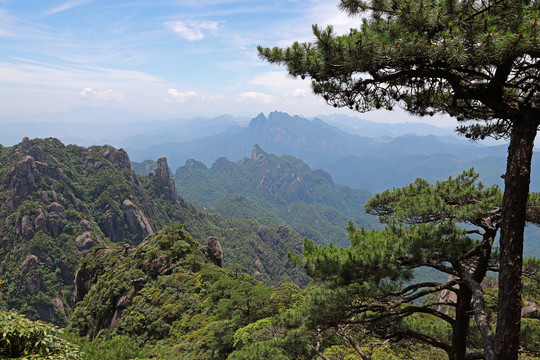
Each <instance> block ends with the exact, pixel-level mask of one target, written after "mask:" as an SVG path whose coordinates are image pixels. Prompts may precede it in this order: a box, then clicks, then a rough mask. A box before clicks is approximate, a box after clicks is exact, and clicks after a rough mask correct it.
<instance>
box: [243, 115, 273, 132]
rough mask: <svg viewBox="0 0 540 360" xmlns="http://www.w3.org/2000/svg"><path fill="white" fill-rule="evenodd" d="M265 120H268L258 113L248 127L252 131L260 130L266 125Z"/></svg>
mask: <svg viewBox="0 0 540 360" xmlns="http://www.w3.org/2000/svg"><path fill="white" fill-rule="evenodd" d="M267 120H268V119H267V118H266V116H264V114H263V113H260V114H259V115H257V117H255V118H253V119H251V121H250V122H249V126H248V127H249V128H252V129H258V128H261V127H262V126H263V125H264V124H265V123H266V121H267Z"/></svg>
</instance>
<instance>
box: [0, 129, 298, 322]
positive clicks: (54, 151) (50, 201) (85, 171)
mask: <svg viewBox="0 0 540 360" xmlns="http://www.w3.org/2000/svg"><path fill="white" fill-rule="evenodd" d="M0 164H1V165H0V179H1V183H0V199H1V200H2V201H1V203H0V240H1V243H0V279H3V280H5V281H6V282H7V284H6V285H5V286H4V287H3V289H2V291H3V296H2V298H1V299H0V306H1V307H2V308H5V309H18V310H19V311H21V312H22V313H24V314H25V315H27V316H28V317H30V318H32V319H37V318H39V319H42V320H46V321H51V322H55V323H57V324H60V325H63V324H65V322H66V321H67V318H68V317H69V315H70V313H71V309H72V307H73V304H74V303H73V298H72V296H71V294H72V293H73V289H74V284H73V280H74V277H75V274H76V272H77V269H78V265H79V262H80V260H81V259H82V258H83V256H84V254H86V253H87V252H88V251H91V250H90V249H91V248H93V247H96V246H97V247H98V248H100V247H103V246H108V245H110V244H111V243H114V242H116V243H126V247H130V246H135V245H137V244H139V243H140V242H141V241H142V240H143V239H144V238H145V237H146V236H148V235H151V234H154V233H156V232H157V231H158V230H159V229H161V228H162V227H163V226H165V225H169V224H173V223H182V224H185V228H186V229H187V230H188V231H190V233H191V234H192V235H193V237H194V238H195V239H196V240H197V241H199V242H201V243H203V242H204V240H205V239H206V238H207V237H209V236H216V237H218V239H219V240H220V242H221V243H222V246H223V252H224V263H225V265H226V266H228V265H230V264H234V263H240V264H241V265H242V266H243V267H245V268H246V269H247V271H248V273H250V274H253V275H256V276H257V277H258V278H259V279H261V280H264V281H266V282H267V283H280V282H282V281H296V282H298V283H301V282H303V281H304V280H305V277H304V276H303V275H302V274H301V272H300V271H299V270H298V269H295V268H292V267H291V266H290V265H289V264H288V262H287V259H286V257H285V254H286V253H287V251H292V252H293V253H298V252H299V251H300V250H301V243H302V239H301V237H299V236H298V235H297V234H295V233H294V232H293V231H291V230H289V229H288V228H285V227H279V228H270V227H267V226H262V225H261V224H259V223H257V222H256V221H251V220H243V219H224V218H221V217H219V216H215V215H207V214H205V213H202V212H200V211H198V210H197V209H196V208H195V207H194V206H192V205H191V204H189V203H187V202H186V201H185V200H184V199H183V198H182V197H180V196H179V195H178V193H177V190H176V186H175V183H174V180H173V179H172V177H171V176H170V171H169V168H168V166H167V160H166V159H164V158H160V159H158V161H157V168H156V170H155V173H153V174H151V176H148V177H140V176H137V175H136V174H135V173H134V172H133V171H132V170H131V168H130V160H129V157H128V156H127V153H126V152H125V151H123V150H116V149H114V148H112V147H110V146H94V147H90V148H83V147H79V146H74V145H69V146H65V145H64V144H62V143H61V142H60V141H58V140H56V139H52V138H50V139H44V140H41V139H34V140H29V139H28V138H25V139H23V141H22V143H21V144H18V145H15V146H13V147H0Z"/></svg>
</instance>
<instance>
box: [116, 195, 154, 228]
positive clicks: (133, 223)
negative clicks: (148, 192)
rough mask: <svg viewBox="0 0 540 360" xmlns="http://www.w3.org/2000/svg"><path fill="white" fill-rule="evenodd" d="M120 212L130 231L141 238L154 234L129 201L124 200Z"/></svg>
mask: <svg viewBox="0 0 540 360" xmlns="http://www.w3.org/2000/svg"><path fill="white" fill-rule="evenodd" d="M122 210H123V211H124V217H125V219H126V221H127V223H128V225H129V227H130V229H132V230H135V231H137V232H138V233H139V234H141V235H142V237H143V238H145V237H147V236H148V235H153V234H154V230H152V227H151V226H150V223H149V222H148V219H147V218H146V216H144V214H143V212H142V211H141V210H139V209H137V208H136V207H135V205H134V204H133V203H132V202H131V201H130V200H128V199H126V200H124V201H123V202H122Z"/></svg>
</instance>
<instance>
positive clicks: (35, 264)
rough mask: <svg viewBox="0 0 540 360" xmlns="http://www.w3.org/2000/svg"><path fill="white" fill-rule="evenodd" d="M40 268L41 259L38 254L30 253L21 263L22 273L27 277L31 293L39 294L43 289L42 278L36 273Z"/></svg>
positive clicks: (26, 283)
mask: <svg viewBox="0 0 540 360" xmlns="http://www.w3.org/2000/svg"><path fill="white" fill-rule="evenodd" d="M38 268H39V259H38V257H37V256H36V255H28V256H27V257H26V259H24V261H23V263H22V265H21V274H22V275H23V278H25V287H26V291H27V292H28V293H29V294H30V295H37V294H38V293H39V291H40V290H41V279H40V278H38V277H37V276H36V274H35V272H36V271H37V269H38Z"/></svg>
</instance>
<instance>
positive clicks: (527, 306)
mask: <svg viewBox="0 0 540 360" xmlns="http://www.w3.org/2000/svg"><path fill="white" fill-rule="evenodd" d="M521 317H522V318H531V319H540V305H538V304H537V303H535V302H534V301H527V300H526V301H525V303H524V304H523V308H522V309H521Z"/></svg>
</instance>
